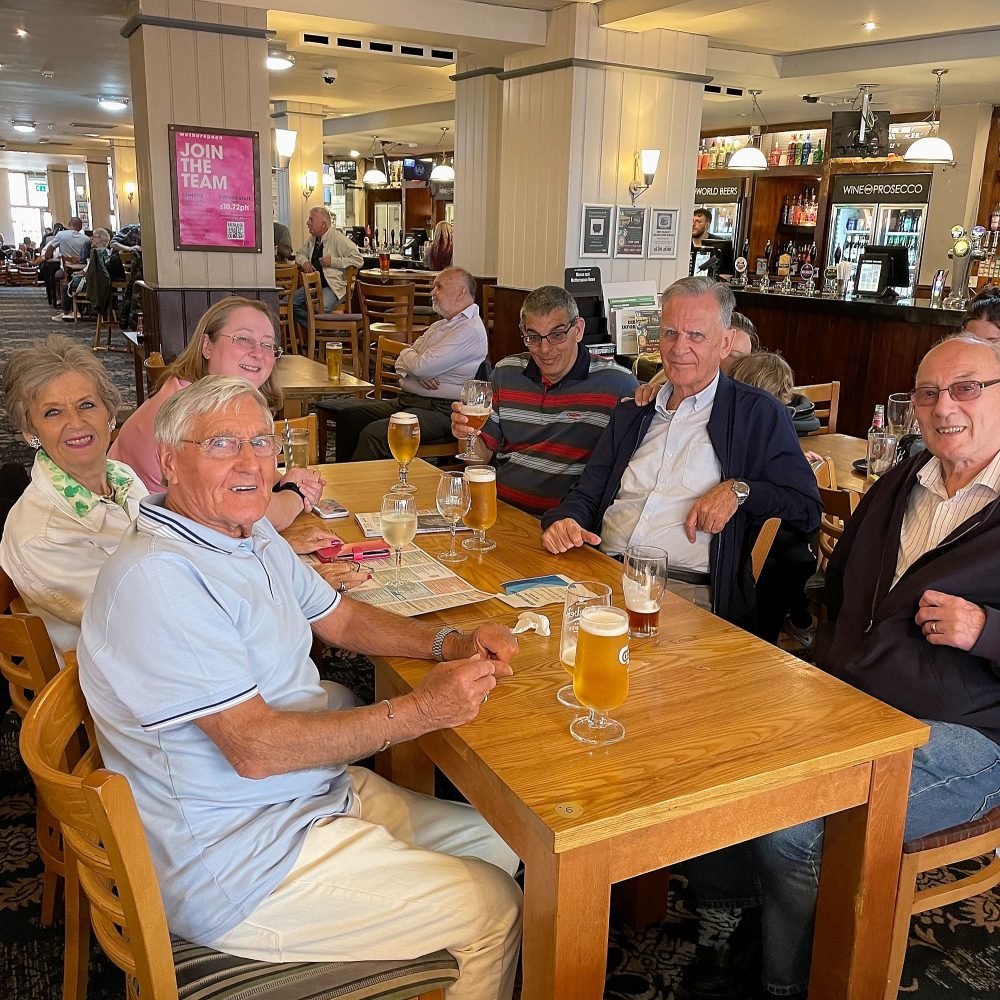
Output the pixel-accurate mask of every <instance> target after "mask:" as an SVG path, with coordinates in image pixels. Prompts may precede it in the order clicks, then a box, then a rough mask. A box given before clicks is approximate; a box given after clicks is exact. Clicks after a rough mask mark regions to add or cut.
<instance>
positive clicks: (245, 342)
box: [222, 333, 285, 358]
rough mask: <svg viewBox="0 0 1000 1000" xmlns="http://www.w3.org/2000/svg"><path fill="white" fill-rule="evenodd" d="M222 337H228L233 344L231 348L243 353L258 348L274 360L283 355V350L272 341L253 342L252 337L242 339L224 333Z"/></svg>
mask: <svg viewBox="0 0 1000 1000" xmlns="http://www.w3.org/2000/svg"><path fill="white" fill-rule="evenodd" d="M222 336H223V337H228V338H229V339H230V340H231V341H232V342H233V347H239V348H240V349H241V350H244V351H255V350H257V348H258V347H259V348H260V349H261V350H262V351H264V353H265V354H267V353H270V354H273V355H274V356H275V357H276V358H280V357H281V355H282V354H284V353H285V349H284V348H283V347H280V346H279V345H278V344H276V343H275V342H274V341H273V340H254V339H253V337H244V336H242V335H241V334H238V333H235V334H234V333H224V334H222Z"/></svg>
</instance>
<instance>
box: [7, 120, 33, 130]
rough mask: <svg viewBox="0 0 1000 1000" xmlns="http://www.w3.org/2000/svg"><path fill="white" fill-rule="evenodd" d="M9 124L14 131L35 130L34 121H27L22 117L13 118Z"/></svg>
mask: <svg viewBox="0 0 1000 1000" xmlns="http://www.w3.org/2000/svg"><path fill="white" fill-rule="evenodd" d="M10 124H11V127H12V128H13V129H14V131H15V132H34V131H35V123H34V122H29V121H27V120H26V119H23V118H22V119H17V118H15V119H14V120H13V121H12V122H11V123H10Z"/></svg>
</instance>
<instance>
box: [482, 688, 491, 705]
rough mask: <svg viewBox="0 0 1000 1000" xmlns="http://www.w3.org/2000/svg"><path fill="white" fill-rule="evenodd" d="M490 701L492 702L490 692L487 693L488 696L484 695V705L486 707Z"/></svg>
mask: <svg viewBox="0 0 1000 1000" xmlns="http://www.w3.org/2000/svg"><path fill="white" fill-rule="evenodd" d="M489 700H490V693H489V691H487V692H486V694H484V695H483V704H484V705H485V704H486V702H488V701H489Z"/></svg>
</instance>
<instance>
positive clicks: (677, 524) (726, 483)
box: [542, 277, 820, 629]
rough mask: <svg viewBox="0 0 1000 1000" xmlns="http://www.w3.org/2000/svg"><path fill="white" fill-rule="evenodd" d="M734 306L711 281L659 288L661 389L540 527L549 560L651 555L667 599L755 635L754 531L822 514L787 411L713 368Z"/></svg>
mask: <svg viewBox="0 0 1000 1000" xmlns="http://www.w3.org/2000/svg"><path fill="white" fill-rule="evenodd" d="M734 305H735V300H734V298H733V293H732V292H731V291H730V290H729V288H728V287H727V286H726V285H722V284H719V283H717V282H713V281H712V280H711V279H709V278H701V277H694V278H681V279H680V280H679V281H676V282H674V284H673V285H671V286H670V288H668V289H667V291H666V292H665V293H664V295H663V315H662V320H661V324H660V329H661V333H660V354H661V356H662V357H663V366H664V371H665V372H666V376H667V382H666V384H665V385H664V386H663V388H662V389H661V390H660V392H659V393H658V394H657V396H656V398H655V399H654V400H653V401H651V402H649V403H647V404H646V405H645V406H636V405H635V404H634V403H633V402H624V403H622V404H621V405H619V406H618V407H617V408H616V409H615V411H614V412H613V413H612V416H611V422H610V423H609V424H608V426H607V428H606V429H605V431H604V434H603V435H602V436H601V438H600V440H599V441H598V443H597V447H596V448H595V449H594V453H593V454H592V455H591V457H590V460H589V461H588V462H587V466H586V468H585V469H584V472H583V475H582V476H581V477H580V479H579V481H578V482H577V483H576V485H575V486H574V487H573V489H571V490H570V492H569V494H568V495H567V496H566V498H565V499H564V500H563V502H562V503H561V504H560V505H559V506H558V507H556V508H555V509H553V510H551V511H549V512H548V513H546V514H545V515H544V516H543V517H542V528H543V529H544V535H543V536H542V541H543V543H544V544H545V547H546V548H547V549H548V550H549V551H550V552H565V551H567V550H568V549H570V548H573V547H574V546H579V545H583V544H584V543H588V544H591V545H599V546H600V547H601V549H602V550H603V551H605V552H608V553H620V552H623V551H624V549H625V547H626V546H627V545H629V544H646V545H658V546H660V547H662V548H664V549H666V550H667V551H668V553H669V556H670V577H671V581H672V582H671V589H672V590H674V592H675V593H680V594H681V595H682V596H685V597H687V598H688V599H690V600H693V601H695V603H698V604H702V605H704V606H710V607H711V610H712V611H714V612H715V613H716V614H717V615H719V616H720V617H722V618H725V619H727V620H728V621H731V622H734V623H736V624H738V625H742V626H744V627H747V628H751V629H752V627H753V624H754V603H755V601H754V582H753V575H752V570H751V564H750V550H751V548H752V546H753V541H754V538H755V537H756V529H757V528H759V526H760V525H761V524H762V523H763V522H764V521H766V520H767V519H768V518H770V517H779V518H781V520H782V521H783V522H784V523H786V524H788V525H790V526H792V527H795V528H798V529H800V530H802V531H813V530H815V528H816V527H817V525H818V524H819V513H820V504H819V491H818V489H817V487H816V479H815V476H814V475H813V473H812V470H811V469H810V468H809V464H808V463H807V462H806V460H805V457H804V456H803V454H802V450H801V449H800V448H799V445H798V440H797V438H796V435H795V431H794V429H793V428H792V422H791V419H790V417H789V414H788V410H787V408H786V407H785V406H783V405H782V404H781V403H780V402H778V400H777V399H775V398H774V396H772V395H771V394H770V393H767V392H764V391H763V390H760V389H756V388H754V387H753V386H749V385H744V384H742V383H740V382H735V381H733V380H732V379H730V378H729V377H728V376H727V375H723V374H722V373H721V371H720V370H719V365H720V362H721V361H722V359H723V358H725V357H726V356H727V355H728V354H729V350H730V348H731V346H732V339H733V332H732V330H731V329H730V327H731V325H732V322H731V320H732V311H733V306H734ZM598 532H599V533H600V534H598Z"/></svg>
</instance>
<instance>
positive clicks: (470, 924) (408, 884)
mask: <svg viewBox="0 0 1000 1000" xmlns="http://www.w3.org/2000/svg"><path fill="white" fill-rule="evenodd" d="M348 772H349V774H350V778H351V784H352V786H353V788H354V794H355V809H354V811H353V812H352V813H351V814H348V815H345V816H333V817H330V818H329V819H326V820H322V821H320V822H319V823H316V824H315V825H314V826H313V827H312V829H311V830H310V831H309V833H308V834H307V835H306V839H305V842H304V844H303V846H302V851H301V853H300V854H299V857H298V859H297V861H296V862H295V865H294V867H293V868H292V870H291V871H290V872H289V873H288V875H287V876H286V877H285V878H284V880H283V881H282V882H281V883H279V885H278V887H277V888H276V889H275V890H274V891H273V892H272V893H271V894H270V895H269V896H268V897H267V899H265V900H264V902H263V903H261V904H260V906H258V907H257V909H256V910H254V912H253V913H252V914H251V915H250V916H249V917H248V918H247V919H246V920H244V921H243V923H241V924H239V925H238V926H237V927H234V928H233V929H232V930H231V931H229V932H228V933H227V934H224V935H223V936H222V937H220V938H218V939H217V940H215V941H213V942H212V943H211V947H213V948H215V949H217V950H218V951H225V952H229V953H231V954H234V955H240V956H241V957H244V958H254V959H259V960H264V961H272V962H274V961H276V962H282V961H295V960H298V961H311V962H322V961H362V960H366V959H367V960H379V959H384V960H391V959H406V958H417V957H419V956H420V955H427V954H429V953H430V952H433V951H437V950H439V949H441V948H445V949H447V950H448V951H449V952H451V953H452V955H454V957H455V960H456V961H457V962H458V967H459V978H458V981H457V982H456V983H455V984H454V986H452V987H451V989H450V990H449V991H448V998H449V1000H509V998H510V996H511V993H512V991H513V988H514V968H515V966H516V964H517V955H518V948H519V946H520V941H521V902H522V900H521V891H520V889H518V887H517V883H516V882H514V880H513V879H512V878H511V877H510V876H511V875H512V874H513V873H514V872H515V871H516V870H517V865H518V859H517V857H516V856H515V855H514V854H513V852H512V851H511V850H510V849H509V848H508V847H507V845H506V844H504V842H503V841H502V840H501V839H500V838H499V837H498V836H497V834H496V833H494V831H493V829H492V828H491V827H490V826H489V825H488V824H487V823H486V821H485V820H484V819H483V818H482V817H481V816H480V815H479V813H477V812H476V811H475V810H474V809H473V808H472V807H471V806H468V805H465V804H464V803H458V802H445V801H441V800H438V799H433V798H430V797H429V796H426V795H419V794H417V793H416V792H411V791H408V790H407V789H404V788H398V787H397V786H395V785H393V784H391V783H390V782H388V781H385V780H384V779H382V778H380V777H379V776H378V775H377V774H373V773H372V772H371V771H368V770H366V769H364V768H360V767H352V768H349V769H348Z"/></svg>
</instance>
